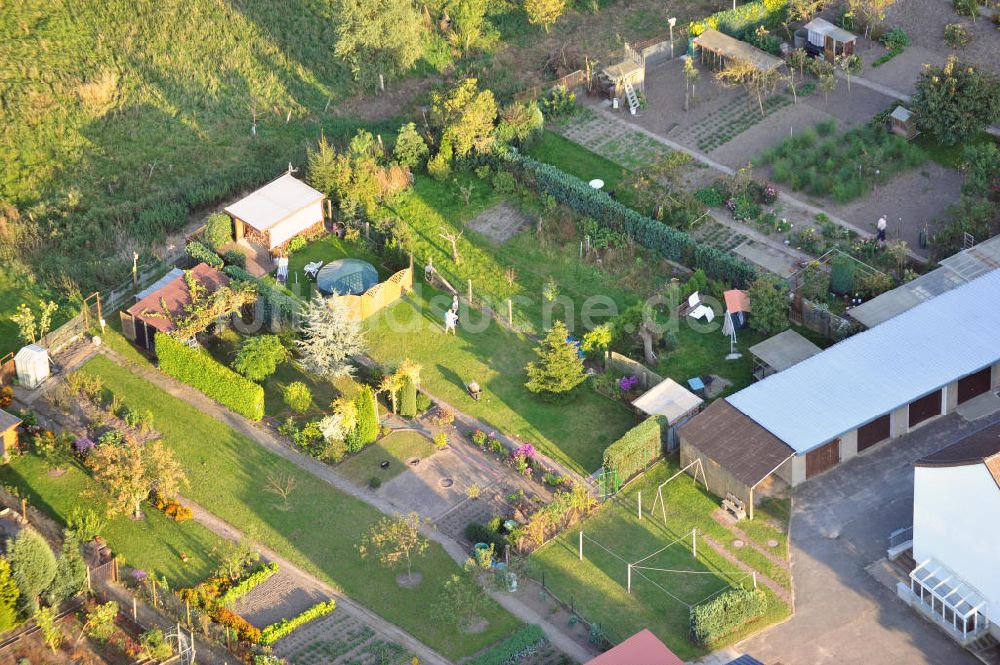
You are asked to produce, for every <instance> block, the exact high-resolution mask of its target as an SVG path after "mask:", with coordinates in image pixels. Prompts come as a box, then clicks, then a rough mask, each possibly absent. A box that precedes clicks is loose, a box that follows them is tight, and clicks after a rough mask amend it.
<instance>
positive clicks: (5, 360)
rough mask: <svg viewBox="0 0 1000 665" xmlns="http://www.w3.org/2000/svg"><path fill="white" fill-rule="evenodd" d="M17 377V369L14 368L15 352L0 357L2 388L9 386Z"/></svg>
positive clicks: (0, 382) (0, 381)
mask: <svg viewBox="0 0 1000 665" xmlns="http://www.w3.org/2000/svg"><path fill="white" fill-rule="evenodd" d="M15 376H17V368H15V367H14V352H13V351H11V352H10V353H8V354H7V355H5V356H3V357H0V386H9V385H10V384H12V383H13V382H14V377H15Z"/></svg>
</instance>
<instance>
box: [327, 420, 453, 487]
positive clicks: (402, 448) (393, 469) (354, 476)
mask: <svg viewBox="0 0 1000 665" xmlns="http://www.w3.org/2000/svg"><path fill="white" fill-rule="evenodd" d="M433 454H434V443H433V442H432V441H431V440H430V439H428V438H427V437H426V436H424V435H423V434H421V433H420V432H408V431H399V432H393V433H392V434H390V435H389V436H387V437H385V438H383V439H379V440H378V441H377V442H376V443H373V444H371V445H370V446H368V447H367V448H365V449H364V450H362V451H361V452H359V453H357V454H356V455H351V456H350V457H348V458H346V459H345V460H344V461H342V462H341V463H340V464H338V465H337V472H338V473H340V475H342V476H344V477H345V478H347V479H348V480H350V481H351V482H353V483H354V484H355V485H360V486H361V487H367V486H368V481H369V480H371V479H372V478H378V479H379V481H381V482H383V483H384V482H386V481H388V480H391V479H393V478H395V477H396V476H398V475H399V474H401V473H402V472H403V471H405V470H406V469H407V466H406V460H408V459H410V458H411V457H416V458H417V459H421V460H424V459H427V458H428V457H430V456H431V455H433ZM383 461H387V462H389V468H387V469H383V468H381V467H380V466H379V465H380V464H381V463H382V462H383Z"/></svg>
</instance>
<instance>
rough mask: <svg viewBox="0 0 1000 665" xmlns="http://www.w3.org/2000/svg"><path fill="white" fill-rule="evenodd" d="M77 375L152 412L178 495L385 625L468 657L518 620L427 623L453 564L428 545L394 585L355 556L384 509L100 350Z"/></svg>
mask: <svg viewBox="0 0 1000 665" xmlns="http://www.w3.org/2000/svg"><path fill="white" fill-rule="evenodd" d="M81 371H83V372H86V373H88V374H93V375H97V376H100V377H101V378H102V379H103V381H104V386H105V387H106V388H108V389H110V390H112V391H113V392H115V393H116V394H119V395H121V396H122V397H123V401H124V402H125V403H126V404H127V405H129V406H131V407H134V408H138V409H150V410H151V411H152V412H153V417H154V421H155V423H156V428H157V429H158V430H159V431H160V432H161V433H162V434H163V440H164V441H165V442H166V443H167V445H168V446H169V447H170V448H172V449H173V450H174V451H175V452H176V453H177V455H178V457H179V459H180V461H181V463H182V464H183V466H184V468H185V470H186V472H187V474H188V478H189V480H190V483H191V486H190V488H189V489H188V490H186V492H185V495H186V496H189V497H190V498H191V499H192V500H193V501H196V502H197V503H199V504H200V505H202V506H204V507H205V508H206V509H208V510H209V511H211V512H212V513H214V514H216V515H218V516H219V517H221V518H222V519H224V520H226V521H227V522H229V523H230V524H234V525H236V526H238V527H239V528H240V529H242V530H243V531H244V532H245V533H247V534H249V535H250V536H251V537H253V538H255V539H256V540H258V541H259V542H261V543H263V544H265V545H267V546H269V547H271V548H273V549H275V550H276V551H278V552H280V553H281V554H282V555H283V556H285V557H287V558H288V559H290V560H291V561H293V562H295V563H296V564H297V565H299V566H302V567H303V568H304V569H305V570H307V571H309V572H311V573H313V574H314V575H317V576H318V577H320V578H322V579H323V580H325V581H326V582H328V583H330V584H332V585H334V586H336V587H338V588H340V589H343V590H344V592H345V593H347V594H348V595H349V596H351V597H353V598H354V599H356V600H357V601H359V602H361V603H363V604H364V605H366V606H367V607H369V608H371V609H372V610H374V611H375V612H377V613H378V614H380V615H382V616H383V617H385V618H386V619H388V620H389V621H391V622H393V623H395V624H398V625H399V626H401V627H403V628H404V629H406V630H408V631H409V632H410V633H411V634H413V635H417V636H419V638H420V639H421V640H422V641H423V642H425V643H426V644H428V645H429V646H431V647H433V648H435V649H437V650H438V651H440V652H441V653H442V654H444V655H445V656H447V657H449V658H455V659H457V658H459V657H462V656H468V655H470V654H472V653H475V652H476V651H478V650H479V649H481V648H483V647H485V646H486V645H488V644H491V643H493V642H495V641H497V640H498V639H500V638H502V637H503V636H505V635H507V634H508V633H510V632H511V631H512V630H513V629H514V627H515V626H516V625H517V623H518V622H517V620H516V619H515V618H514V617H513V616H511V615H510V614H507V613H506V612H505V611H504V610H502V609H500V607H499V606H497V605H494V604H492V603H491V604H490V605H489V607H488V609H487V610H486V611H485V613H484V614H485V616H486V618H487V619H488V620H489V622H490V623H489V627H488V628H487V629H486V630H485V631H484V632H483V633H479V634H475V635H465V634H460V633H458V632H457V630H456V629H454V628H452V627H450V626H444V625H442V624H441V622H439V621H437V620H435V619H433V618H432V617H431V616H430V614H429V612H428V611H427V609H428V606H429V605H430V603H431V602H433V600H434V599H435V598H436V596H437V594H438V591H439V589H440V588H441V585H442V584H443V582H444V581H445V579H447V577H448V576H449V575H451V574H453V573H455V572H457V570H458V568H457V566H456V564H455V563H454V562H453V561H452V560H451V559H450V558H449V557H448V555H447V554H445V552H444V550H443V549H442V548H441V547H440V546H438V545H436V544H432V545H431V547H430V548H429V549H428V551H427V554H426V556H425V557H423V558H421V559H420V560H418V561H417V562H416V563H415V566H414V568H415V569H416V570H420V571H421V572H422V573H423V575H424V578H423V582H422V584H421V585H420V586H419V587H417V588H416V589H403V588H400V587H399V586H398V585H397V584H396V583H395V576H396V574H397V571H391V570H387V569H384V568H381V567H379V566H378V565H377V564H376V563H375V562H374V561H372V560H362V559H361V558H360V557H359V555H358V553H357V551H356V549H355V545H356V544H357V543H359V542H360V540H361V538H362V536H363V535H364V534H365V533H366V532H367V530H368V528H369V526H370V525H371V524H372V523H374V522H375V521H376V520H378V519H379V517H380V516H381V514H380V513H379V512H378V511H377V510H375V509H374V508H372V507H370V506H368V505H367V504H365V503H363V502H361V501H359V500H356V499H353V498H350V497H348V496H347V495H345V494H343V493H342V492H340V491H338V490H336V489H334V488H333V487H331V486H330V485H329V484H327V483H325V482H323V481H322V480H320V479H318V478H316V477H315V476H313V475H311V474H309V473H306V472H304V471H302V470H301V469H299V468H298V467H297V466H295V465H294V464H292V463H291V462H288V461H286V460H285V459H283V458H281V457H278V456H277V455H275V454H273V453H270V452H268V451H267V450H265V449H264V448H262V447H261V446H259V445H258V444H257V443H255V442H254V441H252V440H250V439H248V438H246V437H244V436H242V435H240V434H238V433H237V432H235V431H234V430H232V429H230V428H229V427H227V426H226V425H224V424H222V423H220V422H218V421H216V420H214V419H212V418H210V417H209V416H207V415H205V414H203V413H202V412H200V411H198V410H197V409H195V408H194V407H192V406H190V405H188V404H187V403H186V402H183V401H181V400H179V399H177V398H176V397H173V396H171V395H168V394H166V393H165V392H163V391H162V390H160V389H158V388H156V387H154V386H152V385H151V384H149V383H148V382H146V381H145V380H144V379H142V378H139V377H137V376H135V375H133V374H131V373H130V372H129V371H128V370H127V369H125V368H123V367H120V366H118V365H115V364H114V363H113V362H111V361H110V360H108V359H107V358H105V357H103V356H98V357H96V358H94V359H92V360H91V361H89V362H88V363H87V364H86V365H85V366H84V367H83V368H82V370H81ZM269 474H287V475H290V476H292V477H294V478H296V480H297V485H296V489H295V490H294V492H293V493H292V495H291V497H290V503H291V510H284V506H283V505H282V501H281V500H280V499H279V498H278V497H277V496H274V495H272V494H270V493H268V492H266V491H264V487H265V485H266V479H267V476H268V475H269Z"/></svg>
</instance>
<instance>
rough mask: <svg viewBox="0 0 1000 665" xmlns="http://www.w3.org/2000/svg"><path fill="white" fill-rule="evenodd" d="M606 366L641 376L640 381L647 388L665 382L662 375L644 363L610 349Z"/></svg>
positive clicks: (609, 368) (605, 360)
mask: <svg viewBox="0 0 1000 665" xmlns="http://www.w3.org/2000/svg"><path fill="white" fill-rule="evenodd" d="M604 368H605V369H607V370H615V371H618V372H622V373H624V374H635V375H636V376H637V377H639V383H640V384H642V387H643V388H645V389H647V390H648V389H649V388H652V387H653V386H655V385H658V384H660V383H662V382H663V377H662V376H660V375H659V374H657V373H656V372H654V371H653V370H651V369H649V368H648V367H646V366H645V365H643V364H642V363H640V362H637V361H635V360H632V359H631V358H629V357H627V356H623V355H622V354H620V353H615V352H614V351H608V352H607V353H606V354H605V355H604Z"/></svg>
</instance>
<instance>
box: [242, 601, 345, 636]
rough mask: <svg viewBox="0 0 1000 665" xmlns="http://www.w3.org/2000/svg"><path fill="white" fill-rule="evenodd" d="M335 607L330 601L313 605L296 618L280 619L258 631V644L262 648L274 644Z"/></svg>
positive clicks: (335, 604)
mask: <svg viewBox="0 0 1000 665" xmlns="http://www.w3.org/2000/svg"><path fill="white" fill-rule="evenodd" d="M336 607H337V603H336V601H334V600H333V599H330V600H327V601H324V602H322V603H317V604H316V605H313V606H312V607H310V608H309V609H308V610H306V611H305V612H303V613H302V614H300V615H298V616H297V617H292V618H291V619H282V620H281V621H279V622H277V623H272V624H271V625H270V626H267V627H266V628H264V629H263V630H262V631H260V644H263V645H264V646H269V645H271V644H274V643H275V642H277V641H278V640H280V639H281V638H282V637H285V636H287V635H289V634H290V633H291V632H292V631H293V630H295V629H296V628H298V627H299V626H301V625H302V624H305V623H309V622H310V621H312V620H313V619H318V618H320V617H324V616H326V615H327V614H329V613H330V612H332V611H333V610H334V609H335V608H336Z"/></svg>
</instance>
